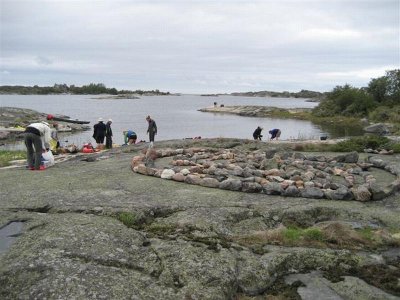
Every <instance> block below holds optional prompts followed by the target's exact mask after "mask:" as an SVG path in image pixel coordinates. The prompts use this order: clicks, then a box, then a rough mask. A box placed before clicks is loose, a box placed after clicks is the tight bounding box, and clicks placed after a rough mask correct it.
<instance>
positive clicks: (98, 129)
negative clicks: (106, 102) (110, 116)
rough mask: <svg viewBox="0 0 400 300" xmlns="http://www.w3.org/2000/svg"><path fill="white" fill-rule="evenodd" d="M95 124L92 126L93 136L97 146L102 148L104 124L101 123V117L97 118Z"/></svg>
mask: <svg viewBox="0 0 400 300" xmlns="http://www.w3.org/2000/svg"><path fill="white" fill-rule="evenodd" d="M97 122H98V123H97V124H95V125H94V126H93V138H94V139H95V140H96V143H97V147H98V148H99V149H103V143H104V137H105V135H106V124H104V123H103V118H99V119H98V120H97Z"/></svg>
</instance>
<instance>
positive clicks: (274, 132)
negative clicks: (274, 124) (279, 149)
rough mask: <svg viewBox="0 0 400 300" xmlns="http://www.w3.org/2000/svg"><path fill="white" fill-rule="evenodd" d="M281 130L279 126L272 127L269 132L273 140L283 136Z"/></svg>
mask: <svg viewBox="0 0 400 300" xmlns="http://www.w3.org/2000/svg"><path fill="white" fill-rule="evenodd" d="M281 133H282V132H281V130H280V129H278V128H275V129H272V130H270V131H269V134H270V135H271V140H273V139H276V140H278V139H279V137H280V136H281Z"/></svg>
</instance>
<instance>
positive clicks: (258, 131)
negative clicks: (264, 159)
mask: <svg viewBox="0 0 400 300" xmlns="http://www.w3.org/2000/svg"><path fill="white" fill-rule="evenodd" d="M262 130H263V129H262V128H261V127H260V126H258V127H257V128H256V130H254V132H253V138H254V139H255V140H260V141H261V138H262V135H261V131H262Z"/></svg>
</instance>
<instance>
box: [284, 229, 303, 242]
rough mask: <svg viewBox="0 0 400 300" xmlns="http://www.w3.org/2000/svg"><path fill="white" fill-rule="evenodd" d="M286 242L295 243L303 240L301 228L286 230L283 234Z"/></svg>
mask: <svg viewBox="0 0 400 300" xmlns="http://www.w3.org/2000/svg"><path fill="white" fill-rule="evenodd" d="M282 234H283V237H284V239H285V240H288V241H291V242H295V241H298V240H299V239H300V238H301V234H302V232H301V229H299V228H286V229H284V230H283V232H282Z"/></svg>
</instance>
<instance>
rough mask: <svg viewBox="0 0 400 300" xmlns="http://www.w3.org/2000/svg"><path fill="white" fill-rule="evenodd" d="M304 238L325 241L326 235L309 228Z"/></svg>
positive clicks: (316, 229) (305, 231)
mask: <svg viewBox="0 0 400 300" xmlns="http://www.w3.org/2000/svg"><path fill="white" fill-rule="evenodd" d="M304 237H305V238H306V239H308V240H312V241H323V240H324V235H323V233H322V231H321V230H320V229H318V228H307V229H305V230H304Z"/></svg>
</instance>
